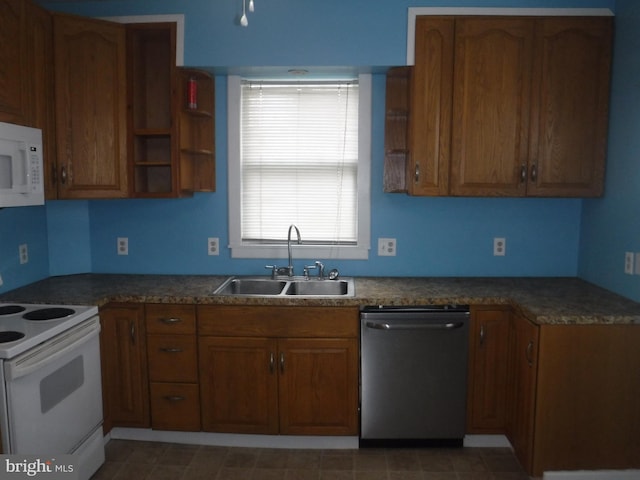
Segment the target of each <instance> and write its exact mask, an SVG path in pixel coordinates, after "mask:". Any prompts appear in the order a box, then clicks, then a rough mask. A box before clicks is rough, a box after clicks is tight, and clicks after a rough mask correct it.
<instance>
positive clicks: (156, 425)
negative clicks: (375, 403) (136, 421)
mask: <svg viewBox="0 0 640 480" xmlns="http://www.w3.org/2000/svg"><path fill="white" fill-rule="evenodd" d="M150 391H151V427H152V428H153V429H155V430H181V431H188V432H197V431H200V392H199V388H198V384H195V383H153V382H152V383H151V385H150Z"/></svg>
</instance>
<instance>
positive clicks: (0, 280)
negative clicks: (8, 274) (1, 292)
mask: <svg viewBox="0 0 640 480" xmlns="http://www.w3.org/2000/svg"><path fill="white" fill-rule="evenodd" d="M3 283H4V281H3V280H2V275H0V287H1V286H2V284H3Z"/></svg>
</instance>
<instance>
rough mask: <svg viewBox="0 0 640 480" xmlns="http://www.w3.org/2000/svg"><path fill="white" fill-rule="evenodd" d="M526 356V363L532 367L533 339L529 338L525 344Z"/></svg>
mask: <svg viewBox="0 0 640 480" xmlns="http://www.w3.org/2000/svg"><path fill="white" fill-rule="evenodd" d="M525 355H526V358H527V364H528V365H529V366H530V367H533V340H529V343H528V344H527V350H526V352H525Z"/></svg>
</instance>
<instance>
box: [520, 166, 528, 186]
mask: <svg viewBox="0 0 640 480" xmlns="http://www.w3.org/2000/svg"><path fill="white" fill-rule="evenodd" d="M526 181H527V166H526V165H522V166H521V167H520V183H524V182H526Z"/></svg>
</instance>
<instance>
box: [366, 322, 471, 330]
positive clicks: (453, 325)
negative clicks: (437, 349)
mask: <svg viewBox="0 0 640 480" xmlns="http://www.w3.org/2000/svg"><path fill="white" fill-rule="evenodd" d="M365 325H366V327H367V328H373V329H375V330H455V329H457V328H461V327H463V326H464V322H447V323H393V322H382V323H378V322H366V323H365Z"/></svg>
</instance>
